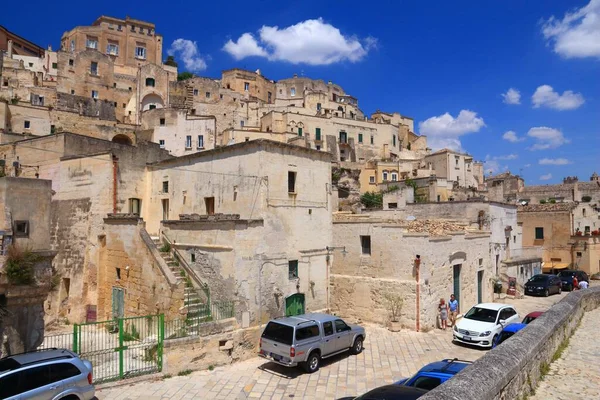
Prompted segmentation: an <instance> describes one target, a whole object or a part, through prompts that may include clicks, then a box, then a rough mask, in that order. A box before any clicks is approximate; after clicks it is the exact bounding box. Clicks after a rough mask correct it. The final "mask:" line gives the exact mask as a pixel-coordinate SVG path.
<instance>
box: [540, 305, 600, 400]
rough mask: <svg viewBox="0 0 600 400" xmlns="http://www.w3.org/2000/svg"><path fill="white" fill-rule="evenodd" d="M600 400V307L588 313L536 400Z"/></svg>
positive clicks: (552, 365) (552, 368)
mask: <svg viewBox="0 0 600 400" xmlns="http://www.w3.org/2000/svg"><path fill="white" fill-rule="evenodd" d="M599 398H600V308H597V309H595V310H593V311H590V312H587V313H585V314H584V316H583V319H582V321H581V325H580V326H579V328H578V329H577V330H576V331H575V333H574V334H573V336H572V337H571V340H570V341H569V346H568V347H567V349H566V350H565V351H564V352H563V355H562V357H561V358H559V359H558V360H556V361H554V362H553V363H552V364H550V372H548V375H546V377H545V379H544V380H543V381H542V382H541V383H540V384H539V385H538V387H537V389H536V391H535V395H534V396H532V397H530V399H532V400H533V399H535V400H546V399H556V400H573V399H599Z"/></svg>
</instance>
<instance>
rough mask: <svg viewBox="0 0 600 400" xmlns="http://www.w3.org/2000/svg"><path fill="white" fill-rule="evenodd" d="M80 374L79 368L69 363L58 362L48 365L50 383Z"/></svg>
mask: <svg viewBox="0 0 600 400" xmlns="http://www.w3.org/2000/svg"><path fill="white" fill-rule="evenodd" d="M79 374H81V371H80V370H79V368H77V367H76V366H74V365H73V364H71V363H60V364H51V365H50V383H52V382H58V381H62V380H63V379H69V378H72V377H74V376H77V375H79Z"/></svg>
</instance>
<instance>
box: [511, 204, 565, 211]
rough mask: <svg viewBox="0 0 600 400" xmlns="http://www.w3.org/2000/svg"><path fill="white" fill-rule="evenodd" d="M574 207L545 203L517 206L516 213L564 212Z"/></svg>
mask: <svg viewBox="0 0 600 400" xmlns="http://www.w3.org/2000/svg"><path fill="white" fill-rule="evenodd" d="M575 207H576V204H574V203H554V204H552V203H546V204H529V205H526V206H519V208H518V209H517V211H518V212H564V211H571V210H572V209H574V208H575Z"/></svg>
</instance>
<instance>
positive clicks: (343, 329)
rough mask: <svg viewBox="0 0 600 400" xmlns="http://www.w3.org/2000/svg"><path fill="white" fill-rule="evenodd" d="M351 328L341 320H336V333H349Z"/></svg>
mask: <svg viewBox="0 0 600 400" xmlns="http://www.w3.org/2000/svg"><path fill="white" fill-rule="evenodd" d="M350 329H352V328H350V327H349V326H348V325H346V323H345V322H344V321H342V320H341V319H336V320H335V331H336V332H346V331H349V330H350Z"/></svg>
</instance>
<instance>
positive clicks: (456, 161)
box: [454, 157, 459, 167]
mask: <svg viewBox="0 0 600 400" xmlns="http://www.w3.org/2000/svg"><path fill="white" fill-rule="evenodd" d="M458 160H459V157H454V165H455V166H457V167H458Z"/></svg>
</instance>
